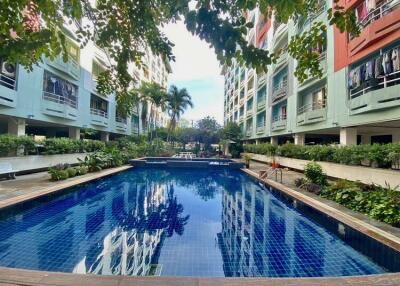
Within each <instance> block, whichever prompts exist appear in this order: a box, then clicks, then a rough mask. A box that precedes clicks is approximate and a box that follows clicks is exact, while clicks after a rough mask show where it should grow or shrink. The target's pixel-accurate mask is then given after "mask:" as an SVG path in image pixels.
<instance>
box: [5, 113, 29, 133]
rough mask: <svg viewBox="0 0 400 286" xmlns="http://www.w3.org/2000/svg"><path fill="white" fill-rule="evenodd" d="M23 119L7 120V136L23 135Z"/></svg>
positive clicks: (12, 118) (13, 118)
mask: <svg viewBox="0 0 400 286" xmlns="http://www.w3.org/2000/svg"><path fill="white" fill-rule="evenodd" d="M25 125H26V124H25V119H22V118H15V117H11V118H10V119H9V120H8V134H11V135H16V136H23V135H25Z"/></svg>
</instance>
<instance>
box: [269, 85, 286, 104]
mask: <svg viewBox="0 0 400 286" xmlns="http://www.w3.org/2000/svg"><path fill="white" fill-rule="evenodd" d="M287 93H288V84H287V80H284V81H281V82H280V83H279V84H277V85H276V86H274V89H273V91H272V102H275V101H278V100H279V99H281V98H284V97H285V96H286V95H287Z"/></svg>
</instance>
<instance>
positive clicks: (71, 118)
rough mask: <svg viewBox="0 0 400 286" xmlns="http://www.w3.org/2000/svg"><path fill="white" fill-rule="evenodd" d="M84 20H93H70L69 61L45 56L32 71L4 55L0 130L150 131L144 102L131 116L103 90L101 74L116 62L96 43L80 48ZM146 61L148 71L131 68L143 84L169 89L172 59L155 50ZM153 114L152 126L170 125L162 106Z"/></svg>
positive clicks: (105, 136) (75, 134) (102, 134)
mask: <svg viewBox="0 0 400 286" xmlns="http://www.w3.org/2000/svg"><path fill="white" fill-rule="evenodd" d="M80 24H82V25H85V24H89V23H85V19H83V20H82V23H77V22H72V23H69V21H65V24H64V33H65V35H66V36H67V39H68V40H67V50H68V55H69V58H68V61H67V62H64V61H63V60H62V56H58V57H57V58H56V59H55V60H53V61H52V60H50V59H47V58H43V62H41V63H38V64H37V65H36V66H34V67H33V71H31V72H28V71H26V70H25V69H24V68H23V67H21V66H19V65H13V64H10V63H8V62H6V61H4V60H1V59H0V134H1V133H9V134H15V135H25V134H29V135H42V136H47V137H54V136H57V137H68V136H69V137H70V138H75V139H78V138H80V132H81V129H89V128H90V129H94V130H97V131H99V132H98V135H97V137H98V139H102V140H104V141H108V140H109V138H110V137H111V138H115V137H118V136H122V135H131V134H138V133H142V132H144V131H147V126H146V125H147V123H146V120H142V118H141V116H140V114H141V109H142V106H141V105H139V106H137V107H136V108H135V109H134V110H133V114H132V116H131V117H129V118H126V117H124V116H122V115H121V114H118V112H117V108H116V100H115V95H113V94H111V95H103V94H100V93H99V92H97V89H96V84H97V77H98V75H99V73H101V72H102V71H104V70H105V69H106V68H107V67H109V66H110V61H109V58H108V57H107V54H106V52H105V51H103V50H102V49H100V48H99V47H98V46H96V44H95V43H94V42H92V41H90V42H89V43H88V44H87V45H86V46H85V47H84V48H83V49H80V47H79V44H78V41H77V37H76V31H77V27H78V25H80ZM144 63H145V66H146V68H145V69H138V68H136V67H135V66H134V65H133V64H132V65H130V67H129V72H130V73H132V75H134V77H135V78H136V79H137V84H139V83H140V82H142V81H154V82H157V83H159V84H160V85H162V86H164V87H167V81H168V74H169V73H170V72H171V68H170V65H169V63H168V62H166V61H164V60H162V59H161V57H159V56H155V55H153V54H152V53H151V52H150V51H147V52H146V57H145V60H144ZM147 108H148V107H147ZM149 112H150V111H149ZM152 112H153V114H155V115H154V118H155V120H154V124H153V125H152V127H155V126H165V125H166V115H165V114H164V113H163V112H162V111H161V110H159V109H156V110H153V111H152Z"/></svg>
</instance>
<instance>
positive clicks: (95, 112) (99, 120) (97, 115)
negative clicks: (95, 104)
mask: <svg viewBox="0 0 400 286" xmlns="http://www.w3.org/2000/svg"><path fill="white" fill-rule="evenodd" d="M90 123H91V124H93V125H96V126H101V127H107V126H108V113H107V112H106V111H104V110H100V109H96V108H90Z"/></svg>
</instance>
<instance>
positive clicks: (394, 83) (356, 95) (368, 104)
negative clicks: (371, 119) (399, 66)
mask: <svg viewBox="0 0 400 286" xmlns="http://www.w3.org/2000/svg"><path fill="white" fill-rule="evenodd" d="M399 94H400V71H397V72H394V73H391V74H388V75H386V76H383V77H381V78H379V79H378V82H377V84H376V85H373V86H367V87H364V88H363V89H361V90H359V89H352V90H350V99H349V109H350V114H351V115H356V114H360V113H366V112H371V111H375V110H380V109H385V108H391V107H396V106H399V105H400V96H399Z"/></svg>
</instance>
